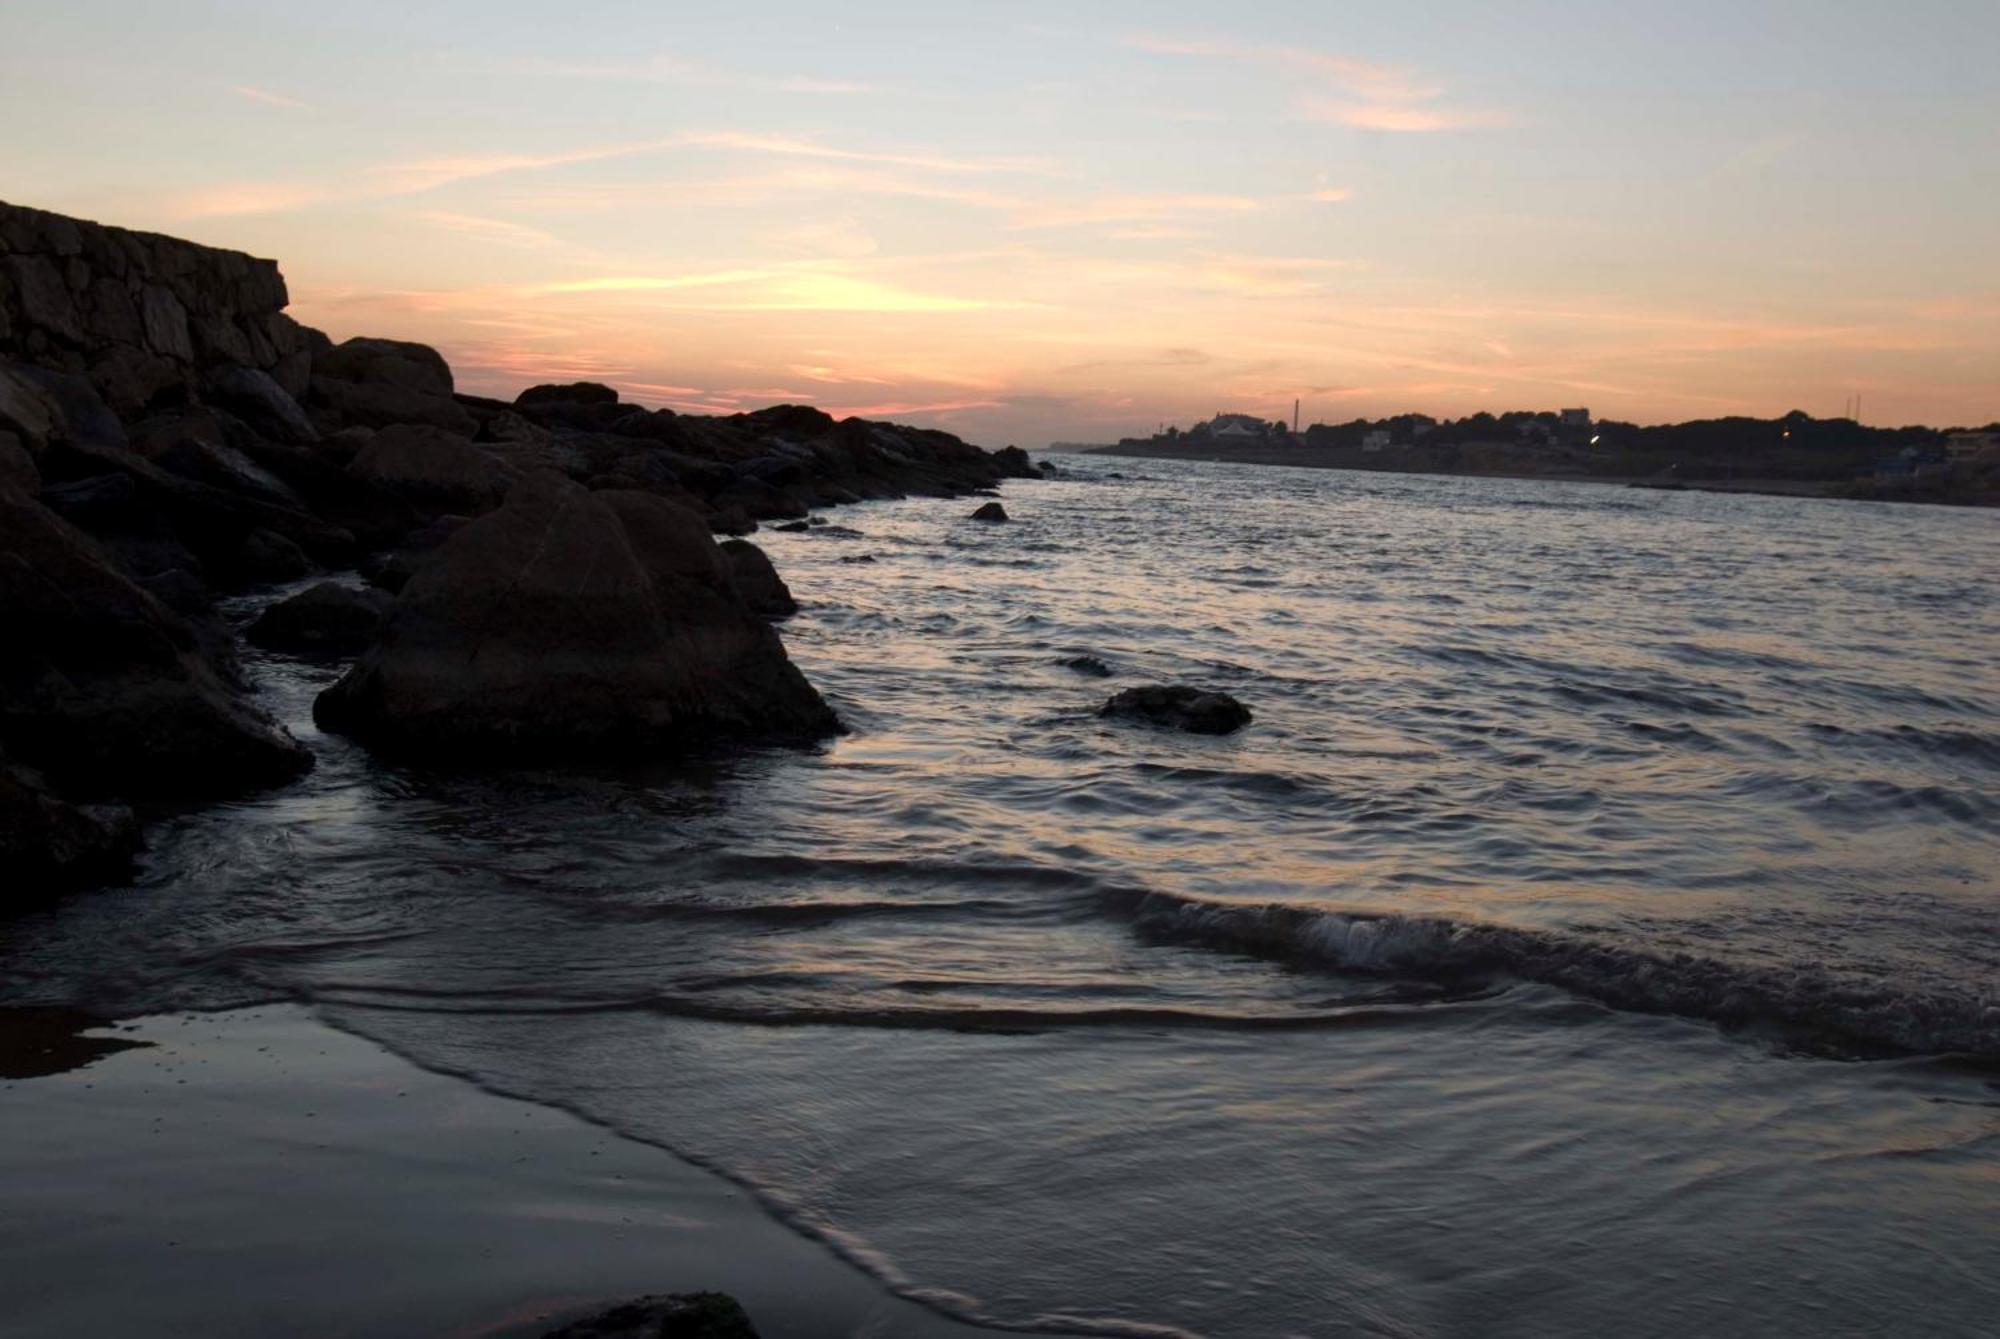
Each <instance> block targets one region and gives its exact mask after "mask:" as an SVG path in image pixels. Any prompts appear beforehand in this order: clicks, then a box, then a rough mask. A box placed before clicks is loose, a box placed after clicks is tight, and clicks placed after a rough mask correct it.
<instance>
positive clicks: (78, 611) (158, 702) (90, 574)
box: [0, 489, 312, 800]
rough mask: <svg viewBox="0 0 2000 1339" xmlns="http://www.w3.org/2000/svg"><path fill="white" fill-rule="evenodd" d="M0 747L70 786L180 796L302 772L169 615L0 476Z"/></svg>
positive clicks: (225, 791)
mask: <svg viewBox="0 0 2000 1339" xmlns="http://www.w3.org/2000/svg"><path fill="white" fill-rule="evenodd" d="M0 625H4V626H5V627H6V629H7V635H6V636H5V637H4V638H0V747H4V748H5V750H6V752H7V753H8V754H9V755H10V756H12V757H13V758H15V759H17V760H19V761H20V762H22V763H24V764H26V765H28V766H31V767H35V768H38V769H40V771H42V772H43V773H45V774H46V775H47V776H48V778H49V780H50V781H51V782H54V783H56V784H58V785H60V786H61V787H62V790H63V792H64V794H65V795H67V796H75V797H84V798H96V797H99V796H105V795H117V796H130V797H138V798H157V799H167V800H184V799H189V798H197V797H210V796H221V795H230V794H237V793H240V792H242V791H245V790H250V789H254V788H256V787H259V786H266V785H274V784H276V783H278V782H281V781H285V780H288V779H290V778H291V777H294V776H296V775H298V774H299V773H300V772H303V771H305V770H306V769H307V768H308V767H310V766H311V765H312V755H311V754H310V753H308V752H307V751H306V750H305V749H304V748H302V747H301V746H300V745H299V744H298V742H297V741H295V740H294V739H292V737H291V736H290V735H287V734H286V733H284V731H282V730H280V729H279V728H278V727H277V726H275V725H273V724H272V723H271V722H270V721H269V720H267V719H265V718H264V717H263V716H262V715H261V714H260V713H258V712H257V711H256V710H255V709H254V708H252V707H251V706H249V705H248V704H247V703H245V702H243V701H241V700H240V699H238V698H236V697H235V696H233V695H232V694H231V693H230V691H229V690H228V689H227V688H226V687H225V686H224V684H223V682H222V681H221V679H220V678H219V677H218V676H217V674H216V673H215V670H214V669H213V668H212V667H211V666H210V665H209V663H208V662H207V661H206V660H205V659H203V657H202V656H201V654H200V652H199V651H198V649H197V647H196V644H195V640H194V634H193V633H192V631H191V630H190V629H189V628H188V626H187V624H186V623H185V622H183V621H182V620H181V619H180V618H179V616H177V615H175V614H174V613H172V612H171V611H170V610H168V609H167V608H166V606H164V605H162V604H161V603H160V602H159V601H158V600H156V599H154V598H153V597H152V596H151V595H149V594H147V593H146V592H145V591H143V590H141V589H140V588H139V587H138V586H136V585H134V584H132V582H131V581H129V580H127V579H126V578H125V577H124V576H123V575H121V574H120V573H119V572H118V571H116V570H115V569H114V568H113V566H112V564H111V562H110V560H109V559H108V558H107V557H106V556H105V554H104V552H103V551H102V550H101V549H99V548H98V547H97V545H96V544H94V543H92V542H91V540H90V539H88V538H87V537H86V536H85V535H84V534H83V533H82V532H80V531H78V530H77V529H75V528H74V527H73V526H71V525H69V524H68V523H67V522H64V521H62V520H60V519H59V518H57V517H56V516H55V515H54V514H53V513H51V512H50V511H48V510H47V509H46V508H44V507H42V506H40V505H39V504H38V503H35V502H31V501H29V500H27V499H26V498H24V497H22V496H21V495H20V494H18V493H14V492H11V491H8V490H5V489H0Z"/></svg>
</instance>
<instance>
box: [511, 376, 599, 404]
mask: <svg viewBox="0 0 2000 1339" xmlns="http://www.w3.org/2000/svg"><path fill="white" fill-rule="evenodd" d="M514 403H515V404H517V405H545V404H617V403H618V392H617V391H614V390H612V389H611V388H610V387H609V386H606V385H604V384H603V383H602V382H597V381H572V382H570V383H569V384H568V385H564V386H557V385H542V386H530V387H528V389H526V390H524V391H522V392H521V393H520V394H519V395H517V396H515V397H514Z"/></svg>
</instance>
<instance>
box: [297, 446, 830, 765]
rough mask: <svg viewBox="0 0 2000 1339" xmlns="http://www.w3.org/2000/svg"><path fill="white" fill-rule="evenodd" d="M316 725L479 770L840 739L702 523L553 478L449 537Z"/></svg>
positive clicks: (538, 480) (328, 699) (330, 694)
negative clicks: (721, 745)
mask: <svg viewBox="0 0 2000 1339" xmlns="http://www.w3.org/2000/svg"><path fill="white" fill-rule="evenodd" d="M314 717H315V719H316V720H318V721H319V723H320V724H321V726H322V727H323V728H326V729H329V730H334V731H339V732H342V733H346V734H350V735H353V736H355V737H357V738H359V739H361V740H362V741H363V742H364V743H366V744H368V745H369V746H370V747H373V748H376V749H378V750H381V751H386V752H394V753H403V754H409V755H413V756H417V757H420V758H426V759H435V760H439V761H447V760H451V761H472V762H487V763H505V762H512V761H521V760H527V759H531V758H566V759H574V760H585V761H592V760H599V759H614V758H625V757H641V756H648V755H660V754H667V753H673V752H676V751H680V750H684V749H686V748H689V747H692V746H698V745H702V744H705V743H709V742H713V741H720V740H740V741H751V740H791V741H798V740H807V739H813V738H819V737H822V736H825V735H828V734H832V733H834V732H836V731H837V730H838V729H839V724H838V722H837V721H836V720H835V718H834V716H833V713H832V711H831V710H829V709H828V707H827V705H826V703H825V702H823V701H822V700H821V699H820V696H819V694H818V693H817V692H815V691H814V690H813V688H812V686H811V685H810V684H808V683H807V682H806V681H805V678H804V676H803V675H801V674H800V673H799V672H798V670H797V669H796V668H795V667H794V666H793V665H792V663H791V661H790V660H789V659H788V658H787V657H786V655H785V651H784V647H783V645H782V644H781V643H780V642H779V640H778V637H777V634H776V633H775V632H773V631H772V630H771V629H770V627H769V626H768V625H767V624H766V623H765V622H764V621H763V620H762V619H760V618H758V617H757V616H756V615H755V614H754V613H752V612H751V610H750V609H749V607H748V606H747V605H746V604H745V603H744V601H743V598H742V596H741V595H740V594H739V593H738V591H737V589H736V585H735V581H734V578H733V577H732V575H731V573H730V570H729V567H728V564H727V562H726V560H725V559H724V558H723V556H722V553H721V551H720V550H719V549H718V548H717V547H716V545H715V543H714V541H713V540H712V539H710V538H709V536H708V534H707V531H706V528H705V527H704V526H703V524H702V522H701V519H700V518H699V517H697V516H695V515H694V514H692V513H691V512H688V511H685V510H683V509H682V508H679V507H676V506H674V505H673V504H672V503H670V502H666V501H663V500H661V499H659V498H656V497H653V496H651V495H649V494H645V493H624V492H615V491H605V492H591V491H589V490H587V489H585V488H583V487H581V486H579V485H577V484H575V483H572V482H571V481H569V480H567V479H564V478H562V477H561V476H559V475H556V474H553V473H540V474H536V475H534V476H531V477H530V478H529V479H527V480H525V481H523V482H522V483H521V484H519V485H517V486H516V487H515V488H514V490H513V492H512V493H511V494H510V495H509V496H508V498H507V502H506V505H505V506H504V507H502V508H501V509H500V510H498V511H495V512H493V513H491V514H489V515H487V516H485V517H482V518H480V519H478V520H476V521H474V522H472V523H471V524H470V525H468V526H466V527H465V528H464V529H463V530H461V531H460V532H459V533H458V534H456V535H454V536H452V538H451V539H450V540H449V541H448V542H447V543H446V544H445V545H444V547H443V549H442V550H441V552H440V553H439V555H438V559H437V561H436V562H434V563H433V564H432V565H431V566H429V567H428V568H426V569H424V570H423V571H420V572H418V573H417V575H416V576H414V577H413V578H412V579H411V580H410V583H409V584H408V585H407V586H406V587H404V589H403V592H402V594H401V596H400V597H399V598H398V599H397V601H396V604H395V606H394V607H393V609H392V610H391V611H390V615H389V618H388V621H387V623H386V625H385V626H384V629H383V632H382V635H381V637H380V638H379V639H378V640H377V642H376V643H375V645H374V646H372V647H370V648H369V650H368V651H367V653H366V654H365V655H363V657H362V658H361V660H360V661H359V662H358V663H357V664H356V665H355V666H354V668H353V669H351V670H350V671H349V672H348V673H347V674H346V675H345V676H344V677H343V678H342V679H341V680H340V682H339V683H337V684H335V685H334V686H333V687H332V688H330V689H328V690H327V691H326V692H324V693H322V694H321V695H320V697H319V699H318V701H317V702H316V703H315V705H314Z"/></svg>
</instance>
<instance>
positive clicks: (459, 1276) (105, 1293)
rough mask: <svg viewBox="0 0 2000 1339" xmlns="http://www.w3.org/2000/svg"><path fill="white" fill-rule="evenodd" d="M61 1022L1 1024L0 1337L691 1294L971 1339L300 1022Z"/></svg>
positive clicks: (47, 1017) (791, 1243)
mask: <svg viewBox="0 0 2000 1339" xmlns="http://www.w3.org/2000/svg"><path fill="white" fill-rule="evenodd" d="M77 1022H78V1020H77V1019H76V1018H75V1017H73V1016H63V1015H57V1014H54V1013H52V1012H49V1011H4V1012H0V1037H4V1038H5V1040H6V1043H7V1044H6V1045H5V1046H4V1047H0V1060H4V1062H5V1063H4V1067H0V1074H4V1076H5V1077H4V1078H0V1187H4V1199H5V1204H6V1212H5V1214H4V1215H0V1332H4V1333H6V1334H9V1335H24V1336H27V1335H63V1336H88V1335H100V1334H103V1335H108V1334H129V1333H145V1334H148V1335H153V1334H161V1335H178V1334H187V1335H196V1334H199V1335H203V1336H228V1335H246V1336H247V1335H259V1336H262V1335H274V1334H295V1335H314V1336H349V1335H352V1336H361V1335H367V1336H385V1337H386V1336H398V1335H410V1336H416V1335H423V1336H438V1335H452V1336H464V1337H467V1339H469V1337H471V1336H496V1337H497V1336H514V1335H533V1334H540V1333H541V1332H542V1331H543V1330H545V1329H547V1328H548V1327H549V1326H550V1325H551V1324H553V1323H557V1322H560V1321H563V1320H567V1319H570V1318H572V1317H574V1316H577V1315H582V1314H587V1313H589V1312H591V1311H595V1310H598V1309H601V1308H602V1307H604V1306H606V1305H609V1304H611V1303H613V1302H616V1301H619V1300H623V1299H625V1298H628V1297H633V1296H637V1295H639V1294H642V1293H655V1292H685V1291H695V1290H700V1289H717V1290H720V1291H724V1292H728V1293H732V1294H734V1295H735V1296H736V1297H737V1298H738V1299H739V1300H740V1301H742V1303H743V1304H744V1307H745V1308H746V1309H747V1310H748V1311H749V1313H750V1316H751V1318H752V1320H753V1321H754V1322H755V1324H756V1325H757V1327H758V1330H759V1332H760V1333H762V1334H763V1335H765V1336H767V1337H771V1339H775V1337H777V1336H822V1335H864V1334H865V1335H868V1336H870V1339H963V1337H966V1336H973V1335H979V1334H985V1333H989V1332H988V1331H984V1330H980V1329H976V1328H974V1327H971V1326H966V1325H960V1324H956V1323H954V1322H952V1321H949V1320H947V1319H945V1318H943V1317H941V1316H938V1315H936V1314H935V1313H933V1312H931V1311H929V1310H927V1309H925V1308H923V1307H920V1306H918V1305H916V1304H914V1303H911V1302H908V1301H905V1300H903V1299H901V1298H898V1297H895V1296H894V1295H892V1294H890V1293H888V1292H886V1291H885V1290H884V1289H883V1288H882V1287H881V1286H880V1285H879V1284H878V1283H876V1282H875V1280H873V1279H871V1278H869V1277H868V1276H867V1275H865V1274H863V1273H861V1272H860V1271H859V1270H857V1269H854V1268H853V1267H851V1266H850V1265H848V1264H846V1263H845V1262H843V1261H841V1260H840V1259H838V1258H837V1257H836V1256H834V1255H833V1254H832V1253H831V1252H830V1251H828V1250H827V1249H825V1248H824V1247H822V1246H820V1245H819V1244H817V1243H815V1242H812V1241H809V1240H807V1239H805V1238H803V1237H800V1236H798V1235H797V1234H795V1233H793V1232H792V1231H790V1230H789V1229H787V1228H785V1227H784V1226H782V1225H781V1224H779V1223H778V1222H777V1221H776V1220H775V1219H773V1218H772V1217H770V1216H769V1215H768V1214H767V1213H766V1212H765V1211H764V1210H763V1209H762V1208H761V1207H760V1206H759V1205H758V1204H757V1203H756V1202H755V1201H754V1200H753V1199H752V1198H751V1197H750V1196H749V1195H748V1194H747V1193H746V1192H745V1191H743V1190H742V1189H741V1188H740V1187H738V1186H736V1185H734V1184H732V1183H731V1182H728V1181H726V1180H724V1179H722V1178H721V1177H718V1176H715V1175H714V1174H712V1173H709V1172H707V1171H704V1170H702V1169H701V1168H698V1167H696V1166H694V1165H692V1164H690V1163H687V1162H685V1161H683V1160H681V1159H680V1158H677V1157H675V1156H674V1155H672V1154H670V1153H668V1152H665V1151H663V1150H661V1149H658V1148H654V1147H651V1146H648V1145H644V1144H638V1143H634V1142H631V1141H629V1140H625V1139H621V1138H619V1137H618V1136H616V1135H613V1134H611V1133H609V1132H607V1131H605V1130H603V1129H600V1128H598V1127H596V1126H593V1125H590V1124H588V1123H586V1122H584V1121H582V1120H579V1119H577V1118H575V1117H573V1116H570V1115H568V1114H566V1113H564V1112H561V1111H557V1110H552V1109H550V1108H547V1107H542V1106H536V1105H534V1104H531V1103H527V1102H520V1101H515V1100H512V1099H509V1098H505V1097H501V1096H496V1095H494V1094H491V1093H488V1092H485V1091H482V1090H480V1089H478V1088H476V1087H474V1086H472V1085H470V1084H467V1083H464V1082H461V1081H459V1080H456V1079H452V1078H448V1077H443V1076H440V1075H436V1074H432V1073H429V1072H427V1071H424V1070H421V1069H418V1068H416V1067H415V1066H412V1065H410V1064H409V1063H407V1062H406V1061H404V1060H402V1059H400V1058H398V1057H396V1056H394V1055H392V1054H390V1053H389V1052H387V1051H385V1050H383V1049H382V1048H380V1047H378V1046H376V1045H374V1044H373V1043H371V1042H367V1041H363V1040H361V1039H359V1038H356V1037H352V1036H349V1035H348V1034H346V1033H342V1032H339V1031H336V1030H334V1029H332V1028H329V1027H327V1026H326V1025H325V1024H323V1023H321V1022H319V1021H318V1020H317V1019H316V1018H315V1016H314V1015H313V1014H312V1013H311V1011H310V1010H308V1009H306V1008H303V1007H299V1006H277V1007H267V1008H260V1009H255V1010H245V1011H240V1012H235V1013H226V1014H197V1015H188V1016H175V1017H158V1018H146V1019H140V1020H137V1021H135V1022H130V1023H124V1024H119V1025H116V1026H113V1027H109V1028H100V1029H96V1030H94V1031H92V1032H89V1033H87V1034H85V1035H83V1036H82V1037H78V1035H77V1032H76V1024H77ZM93 1038H95V1039H97V1040H99V1041H105V1042H112V1043H114V1046H113V1047H105V1046H102V1045H93V1044H92V1040H93ZM66 1039H67V1040H66ZM116 1043H125V1044H126V1045H125V1046H123V1047H122V1048H119V1047H116V1046H115V1044H116ZM131 1043H140V1044H139V1045H136V1046H134V1045H131ZM56 1056H60V1057H62V1058H63V1060H65V1061H67V1062H69V1063H73V1064H77V1065H79V1066H80V1067H76V1068H70V1069H67V1070H66V1071H63V1072H56V1073H50V1072H48V1071H49V1070H51V1069H56V1068H59V1065H58V1064H56V1063H52V1062H51V1060H50V1057H56ZM29 1076H33V1077H29Z"/></svg>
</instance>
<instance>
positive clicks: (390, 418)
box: [310, 376, 479, 437]
mask: <svg viewBox="0 0 2000 1339" xmlns="http://www.w3.org/2000/svg"><path fill="white" fill-rule="evenodd" d="M310 398H311V401H312V403H313V404H314V405H315V406H317V407H318V409H319V410H321V411H324V413H325V416H326V418H327V419H328V420H329V421H328V422H325V423H321V422H319V420H318V419H317V418H316V419H315V426H318V427H323V428H325V429H326V430H327V431H329V432H336V431H338V430H340V429H341V428H349V427H359V428H387V427H391V426H393V425H395V424H398V423H424V424H428V425H429V426H431V427H433V428H442V429H444V430H445V431H446V432H455V433H457V434H458V435H459V436H461V437H470V436H472V435H473V434H474V433H476V432H478V431H479V421H478V420H477V419H475V418H473V416H472V415H471V413H469V412H468V411H467V410H466V408H465V406H464V405H461V404H460V403H459V402H458V401H456V400H454V399H452V398H451V397H450V396H449V395H439V394H436V393H435V392H432V391H422V390H412V389H410V388H409V387H408V386H401V385H396V384H394V383H391V382H362V381H343V380H341V379H340V378H339V377H322V376H315V377H314V378H313V379H312V394H311V397H310Z"/></svg>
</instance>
